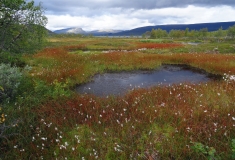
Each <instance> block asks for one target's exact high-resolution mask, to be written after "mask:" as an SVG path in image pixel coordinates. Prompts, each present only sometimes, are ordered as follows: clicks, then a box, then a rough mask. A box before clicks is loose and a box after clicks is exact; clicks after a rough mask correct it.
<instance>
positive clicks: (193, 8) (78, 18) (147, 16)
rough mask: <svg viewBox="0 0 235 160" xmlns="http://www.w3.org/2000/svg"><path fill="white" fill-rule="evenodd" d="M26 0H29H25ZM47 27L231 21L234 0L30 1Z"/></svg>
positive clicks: (96, 27) (234, 12)
mask: <svg viewBox="0 0 235 160" xmlns="http://www.w3.org/2000/svg"><path fill="white" fill-rule="evenodd" d="M27 1H30V0H27ZM34 1H35V4H36V5H38V3H39V2H42V6H43V7H44V9H45V10H46V12H45V15H46V16H47V18H48V24H47V26H46V27H47V28H48V29H50V30H52V31H54V30H58V29H63V28H69V27H80V28H82V29H83V30H85V31H91V30H105V29H117V30H129V29H133V28H137V27H143V26H153V25H161V24H192V23H205V22H227V21H235V16H234V15H235V0H34Z"/></svg>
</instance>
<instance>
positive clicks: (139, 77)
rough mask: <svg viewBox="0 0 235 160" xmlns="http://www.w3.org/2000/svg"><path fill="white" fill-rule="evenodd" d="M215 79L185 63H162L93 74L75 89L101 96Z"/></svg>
mask: <svg viewBox="0 0 235 160" xmlns="http://www.w3.org/2000/svg"><path fill="white" fill-rule="evenodd" d="M217 79H219V77H218V76H214V75H211V74H209V73H206V72H205V71H203V70H199V69H195V68H192V67H189V66H186V65H162V66H161V67H160V68H158V69H156V70H151V71H149V70H148V71H142V70H141V71H132V72H120V73H105V74H102V75H95V76H94V77H93V80H92V81H91V82H89V83H86V84H83V85H79V86H77V87H76V89H75V90H76V91H77V92H78V93H80V94H85V93H87V94H94V95H96V96H100V97H103V96H108V95H123V94H125V93H127V92H128V91H129V90H132V89H134V88H148V87H151V86H156V85H171V84H180V83H185V82H188V83H194V84H196V83H200V82H208V81H210V80H217Z"/></svg>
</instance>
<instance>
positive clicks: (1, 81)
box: [0, 64, 22, 102]
mask: <svg viewBox="0 0 235 160" xmlns="http://www.w3.org/2000/svg"><path fill="white" fill-rule="evenodd" d="M21 78H22V73H21V72H20V70H19V68H17V67H11V65H10V64H0V86H1V87H2V89H1V90H0V102H3V101H5V100H8V101H9V100H10V99H11V98H13V97H14V96H15V95H16V93H17V89H18V86H19V85H20V81H21Z"/></svg>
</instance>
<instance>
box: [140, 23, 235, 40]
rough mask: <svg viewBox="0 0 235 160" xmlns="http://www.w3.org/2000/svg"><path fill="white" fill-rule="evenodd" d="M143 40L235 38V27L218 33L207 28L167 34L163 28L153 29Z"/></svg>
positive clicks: (174, 31) (187, 29) (171, 31)
mask: <svg viewBox="0 0 235 160" xmlns="http://www.w3.org/2000/svg"><path fill="white" fill-rule="evenodd" d="M142 37H143V38H151V39H156V38H164V37H170V38H183V37H189V38H200V37H201V38H206V37H230V38H234V37H235V25H234V26H232V27H229V29H227V30H223V28H222V27H220V28H219V29H218V30H217V31H213V32H209V31H208V29H207V28H202V29H200V30H189V28H186V29H185V30H174V29H172V30H170V31H169V32H167V31H166V30H163V29H161V28H158V29H156V30H154V29H152V30H151V31H147V32H145V33H144V34H143V35H142Z"/></svg>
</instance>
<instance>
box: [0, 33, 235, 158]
mask: <svg viewBox="0 0 235 160" xmlns="http://www.w3.org/2000/svg"><path fill="white" fill-rule="evenodd" d="M49 41H50V42H49V44H48V47H47V48H46V49H44V50H42V51H40V52H38V53H37V54H35V55H26V56H24V57H22V59H23V60H24V62H25V63H26V64H28V65H30V66H32V70H31V71H30V72H28V73H24V81H23V83H21V85H20V87H19V89H18V95H17V97H16V98H15V99H14V100H12V101H10V102H9V103H3V104H1V106H0V107H1V114H4V116H5V115H7V116H5V119H6V120H5V122H4V123H0V129H1V127H3V126H4V125H7V126H10V127H9V128H5V130H4V133H3V134H2V135H3V136H2V135H1V136H0V142H1V145H0V146H1V150H2V151H3V152H1V153H0V158H2V159H40V158H43V159H53V158H57V159H66V158H67V159H83V158H84V159H151V158H152V159H154V158H155V159H210V158H212V159H213V158H214V159H232V158H234V145H233V142H234V139H235V130H234V125H235V111H234V106H235V100H234V97H235V91H234V87H235V81H234V80H232V79H231V80H230V79H229V78H227V80H222V81H217V82H208V83H202V84H198V85H195V84H189V83H187V84H179V85H172V86H165V87H160V86H156V87H152V88H149V89H135V90H133V91H130V92H128V93H127V94H125V95H122V96H117V97H115V96H109V97H105V98H99V97H96V96H94V95H78V94H76V93H74V92H73V88H74V86H75V85H76V84H83V83H86V82H88V81H89V80H91V78H92V76H94V75H95V74H99V73H104V72H120V71H124V70H125V71H129V70H138V69H155V68H157V67H159V66H160V65H161V64H163V63H168V64H187V65H191V66H194V67H198V68H201V69H204V70H206V71H208V72H211V73H216V74H220V75H224V74H225V73H226V74H228V75H235V55H234V49H232V48H230V46H231V45H233V43H234V42H233V41H223V42H221V43H217V42H210V41H206V42H205V43H202V44H199V45H197V46H193V45H178V44H179V43H180V44H181V42H182V41H190V42H192V41H194V40H190V39H187V40H182V39H179V40H174V43H173V42H171V43H168V42H164V45H162V44H163V43H162V42H163V41H165V40H164V39H162V40H140V39H119V38H118V39H115V38H113V39H110V38H77V37H65V38H58V37H52V38H50V39H49ZM160 41H161V43H159V42H160ZM203 42H204V41H203ZM158 44H159V45H158ZM160 44H161V45H160ZM173 44H177V46H173V47H172V46H171V45H173ZM145 47H146V49H145V50H138V49H140V48H145ZM215 47H217V48H218V50H219V52H218V53H217V54H214V52H212V50H213V49H214V48H215ZM103 50H104V51H108V50H112V51H110V52H107V53H106V52H105V53H104V52H102V51H103ZM124 50H125V51H124ZM12 124H15V125H14V127H12ZM16 124H17V125H16ZM3 153H4V154H3Z"/></svg>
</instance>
